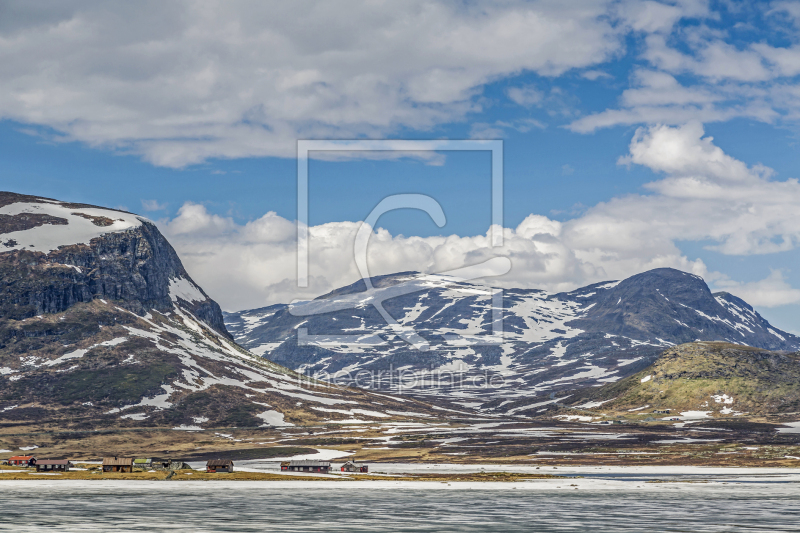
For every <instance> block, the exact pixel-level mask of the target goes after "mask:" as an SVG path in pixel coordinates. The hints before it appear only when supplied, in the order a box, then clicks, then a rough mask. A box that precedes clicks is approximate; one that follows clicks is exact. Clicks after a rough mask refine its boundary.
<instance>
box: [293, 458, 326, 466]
mask: <svg viewBox="0 0 800 533" xmlns="http://www.w3.org/2000/svg"><path fill="white" fill-rule="evenodd" d="M289 466H331V462H330V461H315V460H313V459H302V460H297V461H290V462H289Z"/></svg>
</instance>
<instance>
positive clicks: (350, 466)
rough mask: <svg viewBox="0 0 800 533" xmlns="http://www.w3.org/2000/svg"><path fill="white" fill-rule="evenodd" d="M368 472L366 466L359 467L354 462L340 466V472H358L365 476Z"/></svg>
mask: <svg viewBox="0 0 800 533" xmlns="http://www.w3.org/2000/svg"><path fill="white" fill-rule="evenodd" d="M368 471H369V468H368V467H367V465H360V464H358V463H356V462H355V461H347V462H346V463H345V464H343V465H342V472H360V473H362V474H366V473H367V472H368Z"/></svg>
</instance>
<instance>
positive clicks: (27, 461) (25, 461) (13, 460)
mask: <svg viewBox="0 0 800 533" xmlns="http://www.w3.org/2000/svg"><path fill="white" fill-rule="evenodd" d="M8 464H9V466H24V467H26V468H27V467H29V466H36V457H34V456H33V455H15V456H14V457H9V458H8Z"/></svg>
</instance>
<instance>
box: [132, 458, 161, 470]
mask: <svg viewBox="0 0 800 533" xmlns="http://www.w3.org/2000/svg"><path fill="white" fill-rule="evenodd" d="M154 465H155V463H154V462H153V460H152V459H134V460H133V469H134V470H143V471H144V470H157V469H155V468H153V467H154ZM159 466H160V464H159Z"/></svg>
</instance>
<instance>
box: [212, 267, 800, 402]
mask: <svg viewBox="0 0 800 533" xmlns="http://www.w3.org/2000/svg"><path fill="white" fill-rule="evenodd" d="M372 283H373V285H374V289H371V290H369V291H367V290H366V285H365V283H364V282H363V280H362V281H360V282H358V283H355V284H353V285H351V286H348V287H344V288H342V289H338V290H336V291H333V292H332V293H330V294H328V295H325V296H322V297H320V298H318V299H316V300H313V301H311V302H307V303H303V304H299V305H296V306H294V307H292V308H289V307H287V306H272V307H269V308H263V309H256V310H252V311H242V312H239V313H229V314H226V324H227V326H228V328H229V330H230V331H231V332H232V334H233V335H234V338H235V339H236V340H237V342H239V343H241V344H242V345H243V346H246V347H247V348H249V349H250V350H252V351H253V352H254V353H257V354H259V355H263V356H264V357H266V358H268V359H270V360H271V361H275V362H278V363H280V364H283V365H286V366H288V367H290V368H293V369H295V370H298V371H300V372H304V373H306V374H309V375H314V376H319V377H322V378H326V379H328V378H332V379H335V380H336V381H338V382H341V383H347V384H351V385H357V386H366V387H370V388H378V389H383V390H390V391H391V390H395V391H396V390H401V389H402V390H405V391H409V392H410V393H412V394H416V395H418V396H419V397H427V398H432V397H446V398H450V399H454V400H457V401H460V402H461V403H462V405H464V406H470V407H478V408H479V409H483V410H485V411H490V412H497V411H503V412H511V413H512V414H516V413H533V412H536V410H543V409H544V408H545V406H546V404H548V402H549V400H550V399H549V398H548V396H549V395H550V394H551V393H553V392H558V393H559V394H562V393H565V391H567V390H574V389H580V388H584V387H590V386H599V385H604V384H606V383H609V382H615V381H618V380H620V379H622V378H624V377H625V376H628V375H630V374H633V373H636V372H637V371H639V370H641V369H642V368H644V367H646V366H648V365H649V364H651V363H652V362H653V361H654V360H655V359H656V357H657V356H658V354H659V353H660V352H662V351H663V350H664V349H666V348H669V347H670V346H674V345H677V344H681V343H685V342H691V341H695V340H709V341H727V342H731V343H737V344H743V345H750V346H755V347H758V348H763V349H769V350H786V351H791V350H797V349H798V348H800V339H798V338H797V337H795V336H793V335H791V334H788V333H785V332H781V331H779V330H777V329H775V328H773V327H772V326H771V325H770V324H769V323H768V322H767V321H766V320H764V319H763V318H762V317H761V316H760V315H759V314H758V313H757V312H755V311H754V310H753V308H752V307H751V306H749V305H748V304H746V303H745V302H744V301H742V300H740V299H739V298H736V297H735V296H732V295H730V294H727V293H718V294H712V293H711V291H710V290H709V288H708V286H707V285H706V284H705V282H704V281H703V280H702V279H701V278H699V277H698V276H694V275H692V274H688V273H685V272H680V271H678V270H674V269H656V270H652V271H649V272H645V273H642V274H639V275H636V276H633V277H631V278H628V279H626V280H624V281H621V282H617V281H611V282H603V283H596V284H593V285H590V286H588V287H583V288H581V289H577V290H575V291H571V292H568V293H559V294H550V293H547V292H545V291H540V290H523V289H506V290H505V291H504V292H503V296H502V310H500V309H499V307H497V308H496V307H495V305H496V304H495V303H493V300H492V293H493V291H494V290H493V289H490V288H486V287H482V286H478V285H472V284H469V283H464V282H459V281H457V280H453V279H450V278H444V277H442V276H432V275H422V274H418V273H413V272H405V273H400V274H395V275H391V276H382V277H377V278H373V279H372ZM375 301H382V302H383V306H384V307H385V309H386V311H388V312H389V314H390V315H391V316H392V317H394V319H395V320H396V321H397V325H396V326H395V327H390V326H388V325H387V324H386V321H385V320H384V319H383V318H382V316H381V315H380V313H379V312H378V310H377V309H376V307H374V306H373V302H375ZM496 301H499V300H497V299H496ZM493 309H497V312H496V313H494V314H493ZM499 315H502V317H503V321H502V330H503V342H502V344H494V345H493V344H485V343H484V344H480V343H478V344H476V343H475V341H488V340H491V337H490V334H491V333H492V331H493V326H492V325H493V321H494V320H495V317H496V316H499ZM398 327H399V328H400V329H399V330H398ZM404 329H405V330H406V331H413V332H416V333H417V334H418V335H420V336H421V337H422V338H423V339H425V340H426V341H427V342H428V344H429V346H430V349H429V350H427V351H421V350H419V349H415V348H414V347H413V346H412V345H411V344H409V342H406V340H403V338H401V337H402V335H399V334H398V331H401V332H402V331H403V330H404ZM304 332H305V333H307V334H308V335H316V337H314V340H313V342H298V338H299V335H301V334H303V333H304ZM343 336H350V337H343ZM353 336H356V338H358V337H360V338H361V341H362V342H359V343H353V342H352V339H353ZM348 338H349V339H351V340H348ZM401 374H402V375H403V376H404V377H405V382H402V381H401ZM376 376H377V377H376ZM537 396H539V398H537Z"/></svg>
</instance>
